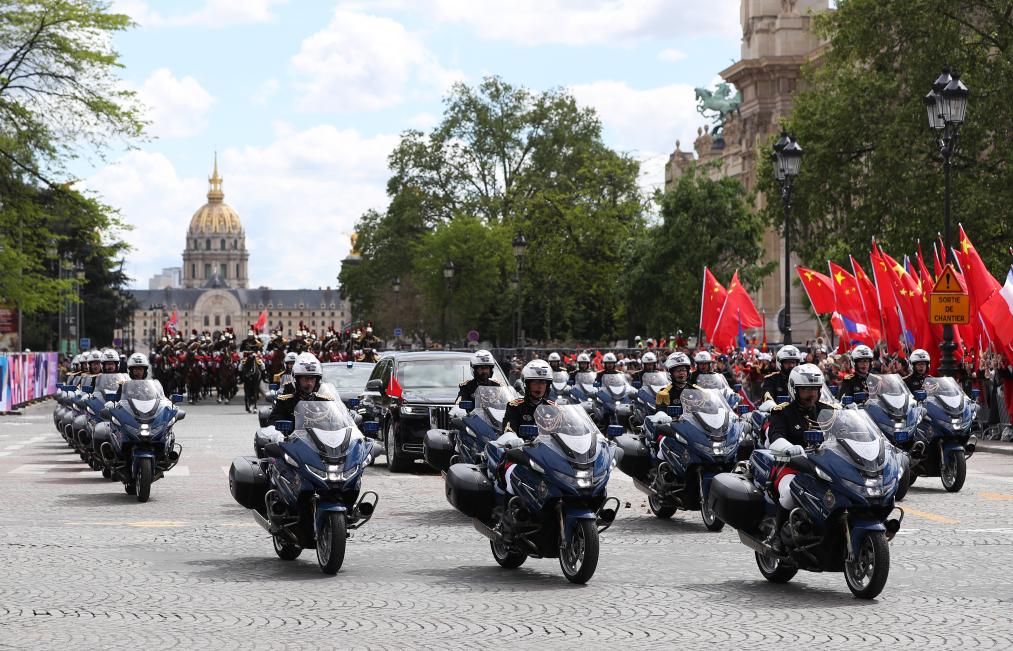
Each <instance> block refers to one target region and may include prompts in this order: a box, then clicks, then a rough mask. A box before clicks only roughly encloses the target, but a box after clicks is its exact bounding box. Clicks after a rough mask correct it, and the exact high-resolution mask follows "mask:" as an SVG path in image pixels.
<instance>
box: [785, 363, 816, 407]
mask: <svg viewBox="0 0 1013 651" xmlns="http://www.w3.org/2000/svg"><path fill="white" fill-rule="evenodd" d="M824 383H825V380H824V379H823V371H821V370H820V367H819V366H816V365H815V364H799V365H798V366H796V367H795V368H793V369H791V373H790V374H789V375H788V395H789V396H791V399H792V400H794V399H795V390H796V389H799V388H801V387H815V388H817V389H822V388H823V385H824Z"/></svg>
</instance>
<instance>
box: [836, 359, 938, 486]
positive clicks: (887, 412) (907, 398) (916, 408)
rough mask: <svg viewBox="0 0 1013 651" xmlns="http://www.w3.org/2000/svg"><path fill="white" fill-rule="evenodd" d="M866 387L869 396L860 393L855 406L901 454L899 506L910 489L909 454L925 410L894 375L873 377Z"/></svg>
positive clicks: (846, 399) (848, 399)
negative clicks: (865, 414)
mask: <svg viewBox="0 0 1013 651" xmlns="http://www.w3.org/2000/svg"><path fill="white" fill-rule="evenodd" d="M866 386H867V388H868V389H869V392H868V394H865V393H861V392H860V393H857V394H856V395H855V396H854V403H855V404H856V405H858V406H859V407H860V408H861V409H864V410H865V412H866V413H867V414H869V417H870V418H871V419H872V422H874V423H875V424H876V426H877V427H878V428H879V431H880V432H882V433H883V436H885V437H886V439H887V440H888V441H890V443H892V444H893V446H894V447H895V448H897V449H898V450H900V451H901V455H900V456H901V460H902V465H901V481H900V485H899V486H898V488H897V495H896V497H895V498H894V499H895V500H896V501H898V502H900V501H901V500H903V499H904V497H905V496H906V495H907V491H908V488H909V487H910V486H911V455H910V453H911V448H912V446H913V445H914V440H915V431H916V430H917V429H918V425H919V423H921V421H922V418H923V417H924V415H925V408H924V407H922V406H921V405H919V404H918V403H917V402H915V399H914V396H912V395H911V391H910V390H909V389H908V388H907V385H906V384H904V380H903V379H902V378H901V377H900V376H899V375H897V374H895V373H891V374H888V375H870V376H869V378H868V380H867V381H866ZM841 402H842V404H843V405H844V406H848V405H849V404H851V403H852V397H851V396H845V397H844V398H843V400H842V401H841Z"/></svg>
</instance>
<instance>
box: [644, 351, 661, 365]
mask: <svg viewBox="0 0 1013 651" xmlns="http://www.w3.org/2000/svg"><path fill="white" fill-rule="evenodd" d="M640 361H641V362H643V363H644V364H657V363H658V356H657V355H655V354H654V353H651V352H647V353H644V356H643V357H641V358H640Z"/></svg>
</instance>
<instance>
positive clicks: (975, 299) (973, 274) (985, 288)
mask: <svg viewBox="0 0 1013 651" xmlns="http://www.w3.org/2000/svg"><path fill="white" fill-rule="evenodd" d="M954 257H955V258H956V259H957V261H958V262H959V263H960V271H961V273H962V274H963V281H964V285H965V286H966V287H967V293H968V295H969V296H970V297H971V320H972V322H974V321H977V324H976V326H977V328H976V334H978V335H979V337H987V338H988V339H989V340H990V341H991V343H993V344H996V345H999V342H1000V341H1001V338H1000V337H999V336H998V334H999V333H997V332H996V331H995V328H994V327H993V324H992V322H991V321H989V320H988V319H987V318H979V319H977V320H976V319H975V317H976V316H977V315H978V314H980V312H981V310H982V308H983V307H984V305H985V303H986V302H988V299H989V298H991V297H992V294H994V293H995V292H997V291H999V290H1000V289H1001V288H1002V285H1000V284H999V281H998V280H996V279H995V278H993V277H992V274H990V273H989V272H988V269H987V268H986V267H985V263H984V262H982V260H981V256H979V255H978V251H976V250H975V248H974V246H973V245H972V244H971V240H970V239H969V238H968V237H967V233H965V232H964V227H963V225H961V226H960V247H959V248H958V249H957V250H956V251H954Z"/></svg>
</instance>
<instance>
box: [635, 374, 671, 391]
mask: <svg viewBox="0 0 1013 651" xmlns="http://www.w3.org/2000/svg"><path fill="white" fill-rule="evenodd" d="M640 382H641V384H642V385H643V387H644V388H645V389H647V390H648V391H650V392H651V394H652V395H658V392H659V391H661V390H662V389H664V388H665V387H667V386H668V374H667V373H665V372H664V371H654V372H653V373H644V375H643V377H641V378H640Z"/></svg>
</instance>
